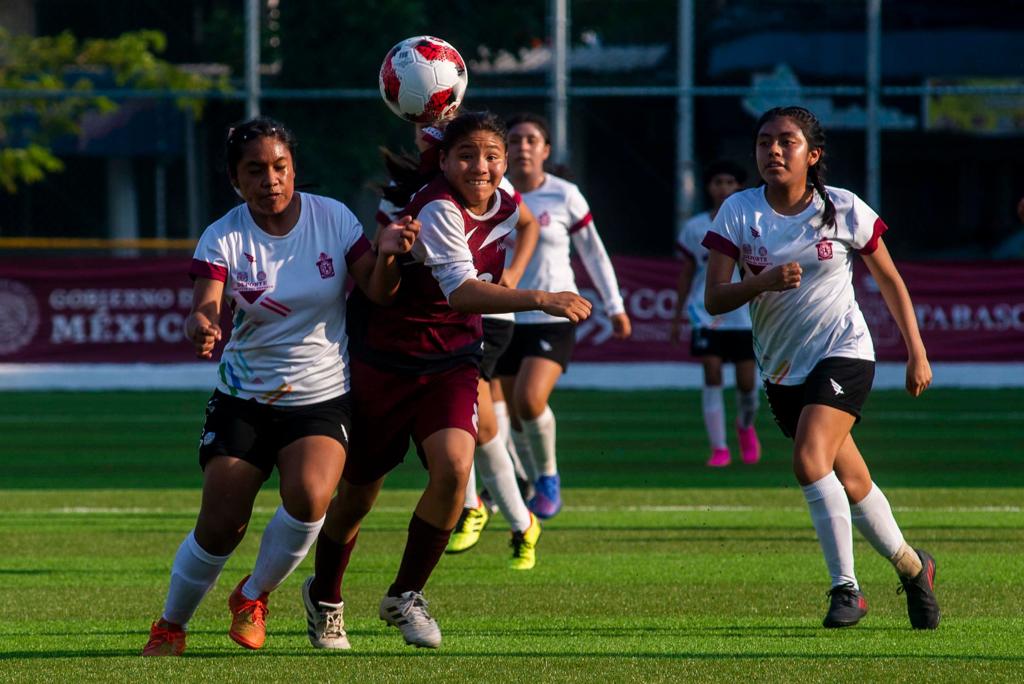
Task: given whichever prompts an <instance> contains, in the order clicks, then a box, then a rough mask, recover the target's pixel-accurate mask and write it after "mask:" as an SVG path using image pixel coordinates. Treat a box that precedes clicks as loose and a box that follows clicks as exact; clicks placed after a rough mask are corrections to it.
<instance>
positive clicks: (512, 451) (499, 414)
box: [494, 401, 533, 482]
mask: <svg viewBox="0 0 1024 684" xmlns="http://www.w3.org/2000/svg"><path fill="white" fill-rule="evenodd" d="M494 416H495V417H496V418H497V419H498V436H499V437H501V439H502V441H503V442H504V443H505V448H506V449H508V455H509V457H510V458H511V459H512V465H513V466H515V469H516V477H518V478H519V479H520V480H526V481H527V482H532V481H533V480H531V479H530V478H529V477H528V476H527V474H526V469H525V468H524V467H523V463H522V461H520V460H519V450H518V449H516V443H515V442H514V441H513V440H512V434H511V432H512V419H511V418H510V417H509V415H508V404H506V403H505V402H503V401H496V402H494Z"/></svg>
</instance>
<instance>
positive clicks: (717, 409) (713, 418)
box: [701, 385, 726, 449]
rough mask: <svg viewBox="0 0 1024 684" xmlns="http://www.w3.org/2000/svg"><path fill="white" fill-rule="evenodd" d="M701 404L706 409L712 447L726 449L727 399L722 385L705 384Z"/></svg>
mask: <svg viewBox="0 0 1024 684" xmlns="http://www.w3.org/2000/svg"><path fill="white" fill-rule="evenodd" d="M701 405H702V407H703V409H704V427H705V428H707V431H708V441H710V442H711V448H712V449H724V448H725V447H726V444H725V399H724V398H723V397H722V387H721V385H719V386H717V387H712V386H707V385H705V387H704V390H703V391H702V392H701Z"/></svg>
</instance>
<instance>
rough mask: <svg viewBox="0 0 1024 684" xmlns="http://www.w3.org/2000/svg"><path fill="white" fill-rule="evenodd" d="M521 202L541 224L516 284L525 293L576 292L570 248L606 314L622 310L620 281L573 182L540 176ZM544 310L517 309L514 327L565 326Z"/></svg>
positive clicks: (549, 176)
mask: <svg viewBox="0 0 1024 684" xmlns="http://www.w3.org/2000/svg"><path fill="white" fill-rule="evenodd" d="M522 197H523V201H524V202H526V206H528V207H530V211H532V212H533V215H534V216H535V217H537V222H538V223H540V239H539V240H538V241H537V248H536V250H534V252H533V257H532V258H531V259H530V263H529V264H528V265H527V267H526V271H525V272H524V273H523V277H522V279H521V280H520V281H519V287H520V288H521V289H524V290H544V291H546V292H576V293H579V289H577V287H576V276H575V275H574V274H573V272H572V264H571V263H570V261H569V251H570V245H571V246H572V247H574V248H575V249H576V252H577V254H579V256H580V259H581V260H582V261H583V266H584V268H586V269H587V274H588V275H589V276H590V279H591V280H593V281H594V287H596V288H597V291H598V293H600V295H601V301H602V303H603V304H604V310H605V313H606V314H607V315H609V316H613V315H615V314H620V313H623V312H624V311H625V310H626V309H625V306H624V305H623V303H622V295H621V293H620V292H619V283H618V281H617V280H616V278H615V271H614V270H613V269H612V262H611V259H609V258H608V252H607V251H605V248H604V243H603V242H601V236H600V235H598V233H597V228H595V227H594V220H593V217H591V215H590V206H589V205H588V204H587V200H586V199H584V197H583V193H581V192H580V189H579V188H578V187H577V186H576V184H575V183H570V182H569V181H567V180H565V179H563V178H559V177H558V176H554V175H552V174H550V173H546V174H544V181H543V182H542V183H541V184H540V185H539V186H538V187H537V188H535V189H534V190H531V191H530V192H524V193H522ZM565 322H566V319H564V318H558V317H556V316H551V315H549V314H546V313H544V312H543V311H521V312H519V313H517V314H516V323H517V324H526V325H529V324H534V323H565Z"/></svg>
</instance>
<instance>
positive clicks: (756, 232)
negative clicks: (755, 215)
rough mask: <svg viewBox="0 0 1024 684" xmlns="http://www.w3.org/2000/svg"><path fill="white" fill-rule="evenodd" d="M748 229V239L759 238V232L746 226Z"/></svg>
mask: <svg viewBox="0 0 1024 684" xmlns="http://www.w3.org/2000/svg"><path fill="white" fill-rule="evenodd" d="M748 228H750V237H753V238H759V237H761V231H759V230H758V229H757V228H755V227H754V226H748Z"/></svg>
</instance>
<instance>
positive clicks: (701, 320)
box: [676, 211, 750, 330]
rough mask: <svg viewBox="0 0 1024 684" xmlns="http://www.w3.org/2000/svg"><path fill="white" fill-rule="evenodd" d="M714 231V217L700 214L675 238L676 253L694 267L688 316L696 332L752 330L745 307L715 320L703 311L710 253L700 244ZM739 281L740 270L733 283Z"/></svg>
mask: <svg viewBox="0 0 1024 684" xmlns="http://www.w3.org/2000/svg"><path fill="white" fill-rule="evenodd" d="M710 228H711V214H710V213H708V212H706V211H705V212H701V213H700V214H697V215H696V216H694V217H692V218H691V219H690V220H689V221H687V222H686V223H684V224H683V228H682V230H680V231H679V236H678V237H677V238H676V249H677V250H678V251H679V252H680V253H681V254H683V255H685V257H687V258H689V259H691V260H692V261H693V263H694V264H695V267H694V269H693V282H692V283H691V284H690V295H689V297H688V298H687V300H686V315H687V316H688V317H689V318H690V325H691V326H692V327H694V328H703V329H706V330H750V310H749V309H748V307H747V306H746V305H745V304H744V305H743V306H741V307H740V308H738V309H733V310H732V311H729V312H727V313H724V314H721V315H719V316H712V315H711V314H709V313H708V310H707V309H705V308H704V284H705V281H706V280H707V273H708V249H707V247H705V246H704V245H702V244H701V242H702V241H703V240H704V236H705V235H707V232H708V230H709V229H710ZM739 279H740V276H739V268H738V267H737V269H736V270H735V271H733V277H732V280H733V282H737V281H738V280H739Z"/></svg>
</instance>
